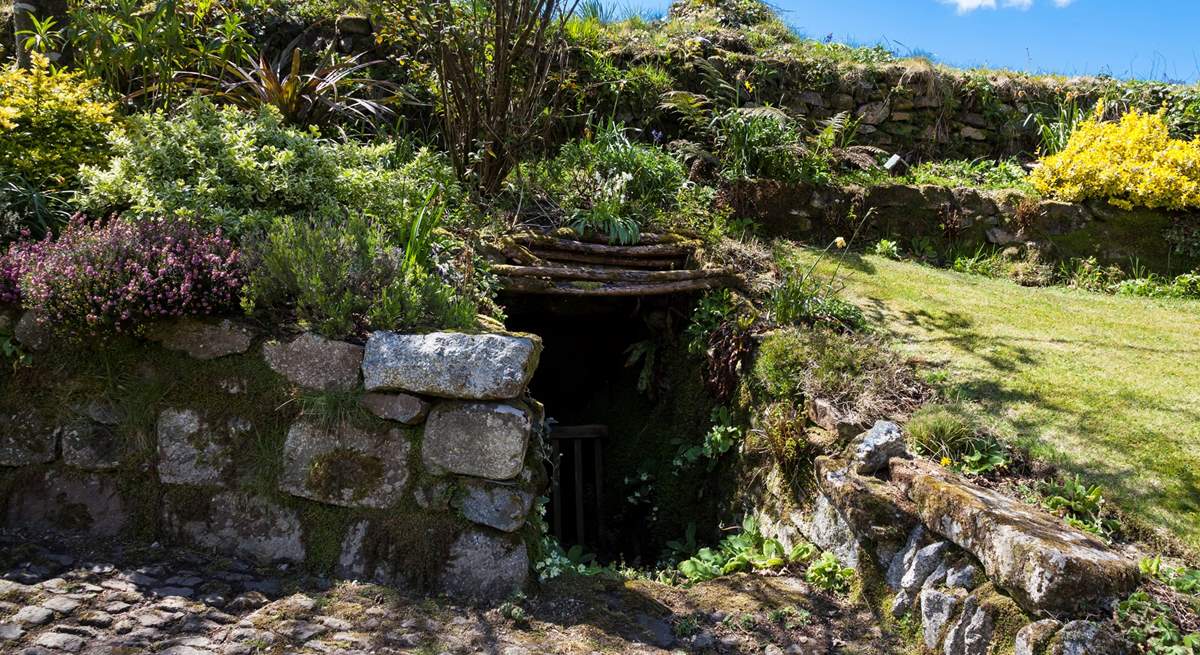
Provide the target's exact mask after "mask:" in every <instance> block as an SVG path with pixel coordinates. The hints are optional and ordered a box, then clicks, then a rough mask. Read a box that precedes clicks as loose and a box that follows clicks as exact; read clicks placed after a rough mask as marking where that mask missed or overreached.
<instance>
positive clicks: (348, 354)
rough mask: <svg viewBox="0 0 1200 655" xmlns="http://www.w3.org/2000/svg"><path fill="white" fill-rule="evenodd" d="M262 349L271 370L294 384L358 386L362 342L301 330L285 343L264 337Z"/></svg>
mask: <svg viewBox="0 0 1200 655" xmlns="http://www.w3.org/2000/svg"><path fill="white" fill-rule="evenodd" d="M262 351H263V359H265V360H266V362H267V365H268V366H270V367H271V370H273V371H275V372H276V373H279V374H280V375H282V376H284V377H286V378H287V379H288V381H290V382H291V383H292V384H295V385H297V386H300V387H305V388H309V389H317V390H322V391H330V390H339V391H347V390H350V389H354V388H355V387H357V386H358V383H359V368H360V367H361V366H362V359H363V347H362V346H359V345H356V344H352V343H347V342H345V341H334V340H333V339H327V338H325V337H323V336H320V335H318V334H314V333H312V332H305V333H303V334H301V335H300V336H298V337H296V338H294V339H292V340H291V341H289V342H286V343H284V342H280V341H268V342H267V343H265V344H263V349H262Z"/></svg>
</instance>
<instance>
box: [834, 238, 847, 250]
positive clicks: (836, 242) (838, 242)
mask: <svg viewBox="0 0 1200 655" xmlns="http://www.w3.org/2000/svg"><path fill="white" fill-rule="evenodd" d="M833 245H835V246H837V247H838V250H841V249H843V248H845V247H846V240H845V239H843V238H842V237H838V238H836V239H834V240H833Z"/></svg>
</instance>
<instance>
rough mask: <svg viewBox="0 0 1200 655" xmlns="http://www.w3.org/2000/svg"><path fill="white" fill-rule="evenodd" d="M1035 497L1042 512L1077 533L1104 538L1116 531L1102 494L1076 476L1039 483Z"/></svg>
mask: <svg viewBox="0 0 1200 655" xmlns="http://www.w3.org/2000/svg"><path fill="white" fill-rule="evenodd" d="M1037 493H1038V494H1039V495H1040V496H1041V505H1042V507H1043V508H1044V509H1046V510H1047V511H1049V512H1052V513H1053V514H1055V515H1057V516H1060V517H1062V519H1063V520H1064V521H1066V522H1067V523H1069V524H1071V525H1072V526H1074V527H1076V528H1079V529H1080V530H1085V531H1087V532H1091V533H1092V534H1095V535H1098V536H1101V537H1107V536H1109V535H1111V534H1113V533H1114V532H1115V531H1116V530H1117V528H1118V527H1119V526H1118V524H1117V522H1116V520H1114V519H1113V518H1111V517H1110V512H1109V510H1108V505H1107V501H1106V500H1105V499H1104V490H1103V489H1101V488H1100V485H1091V486H1088V485H1086V484H1084V483H1083V482H1082V481H1081V480H1080V478H1079V476H1075V477H1071V478H1062V479H1061V480H1046V481H1043V482H1040V483H1038V485H1037Z"/></svg>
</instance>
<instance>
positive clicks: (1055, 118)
mask: <svg viewBox="0 0 1200 655" xmlns="http://www.w3.org/2000/svg"><path fill="white" fill-rule="evenodd" d="M1087 117H1088V112H1086V111H1084V109H1083V108H1082V107H1080V106H1079V104H1078V103H1077V102H1076V101H1075V100H1070V101H1065V102H1060V103H1059V104H1058V106H1057V107H1056V108H1055V111H1054V114H1053V115H1050V116H1047V115H1046V114H1044V113H1035V114H1030V115H1029V117H1028V118H1026V119H1025V125H1027V126H1028V125H1029V124H1030V123H1033V124H1034V125H1036V126H1037V131H1038V137H1039V138H1040V139H1041V141H1042V145H1041V148H1040V149H1039V150H1038V153H1039V154H1041V155H1043V156H1045V155H1056V154H1058V153H1060V152H1062V151H1063V150H1064V149H1066V147H1067V142H1068V141H1070V140H1071V135H1072V134H1074V133H1075V129H1076V128H1077V127H1079V124H1080V123H1082V122H1083V121H1085V120H1087Z"/></svg>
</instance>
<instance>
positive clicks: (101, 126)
mask: <svg viewBox="0 0 1200 655" xmlns="http://www.w3.org/2000/svg"><path fill="white" fill-rule="evenodd" d="M115 113H116V107H115V106H114V105H113V104H112V103H110V102H106V101H104V100H102V99H101V97H100V94H99V91H98V87H97V83H96V82H95V81H94V80H90V79H88V78H86V77H84V76H83V75H82V74H80V73H77V72H68V71H65V70H56V69H52V68H51V67H50V63H49V61H47V60H46V58H45V57H44V56H42V55H39V54H34V55H33V65H32V66H31V67H30V68H29V69H28V70H22V69H18V68H15V67H14V68H8V69H6V70H2V71H0V173H3V174H5V175H16V176H19V177H20V178H21V179H23V180H25V181H26V182H28V183H29V184H31V185H34V186H36V187H40V188H62V187H67V186H72V185H73V183H74V181H75V180H76V179H77V176H78V174H79V168H80V166H82V165H84V164H92V165H95V164H101V163H103V162H104V161H105V160H106V158H107V156H108V134H109V131H110V130H111V129H112V126H113V120H114V116H115Z"/></svg>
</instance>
